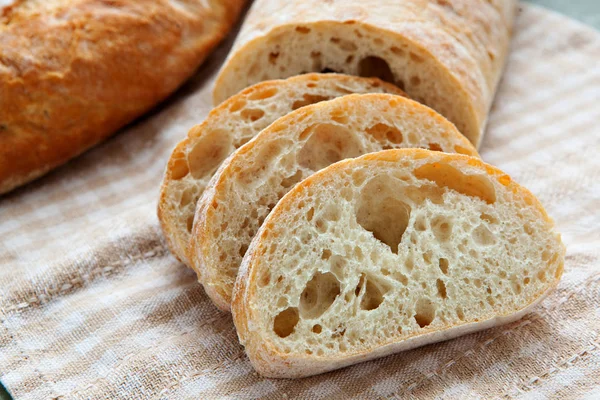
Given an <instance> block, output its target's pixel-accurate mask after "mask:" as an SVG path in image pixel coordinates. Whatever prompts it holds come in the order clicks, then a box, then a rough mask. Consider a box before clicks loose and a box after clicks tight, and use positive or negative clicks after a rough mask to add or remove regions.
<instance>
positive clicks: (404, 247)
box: [232, 149, 565, 378]
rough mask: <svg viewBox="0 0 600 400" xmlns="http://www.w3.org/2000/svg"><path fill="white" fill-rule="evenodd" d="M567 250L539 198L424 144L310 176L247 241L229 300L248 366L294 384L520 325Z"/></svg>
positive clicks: (552, 282) (488, 169) (473, 162)
mask: <svg viewBox="0 0 600 400" xmlns="http://www.w3.org/2000/svg"><path fill="white" fill-rule="evenodd" d="M564 254H565V248H564V246H563V244H562V243H561V239H560V235H559V234H558V233H556V232H555V231H554V226H553V222H552V220H551V219H550V218H549V217H548V215H547V214H546V212H545V211H544V209H543V207H542V205H541V204H540V203H539V201H538V200H537V199H536V198H535V197H534V196H533V195H532V194H531V193H530V192H529V191H528V190H527V189H525V188H523V187H522V186H519V185H518V184H516V183H515V182H513V181H512V180H511V178H510V177H509V176H508V175H506V174H504V173H503V172H502V171H500V170H498V169H496V168H494V167H492V166H490V165H487V164H485V163H483V162H481V161H480V160H479V159H476V158H473V157H468V156H464V155H457V154H444V153H440V152H431V151H428V150H421V149H404V150H388V151H382V152H379V153H373V154H368V155H365V156H363V157H360V158H357V159H352V160H346V161H341V162H339V163H336V164H334V165H332V166H330V167H329V168H326V169H324V170H322V171H320V172H318V173H316V174H314V175H313V176H311V177H309V178H307V179H306V180H304V181H302V182H301V183H300V184H298V185H297V186H296V187H295V188H294V189H293V190H292V191H290V192H289V193H288V194H287V195H286V196H285V197H284V198H283V199H282V200H281V201H280V202H279V203H278V204H277V205H276V206H275V208H274V209H273V211H272V212H271V214H270V215H269V217H268V218H267V219H266V221H265V223H264V224H263V226H262V228H261V229H260V231H259V232H258V234H257V235H256V237H255V238H254V240H253V241H252V244H251V246H250V248H249V250H248V253H247V254H246V256H245V257H244V262H243V263H242V266H241V269H240V273H239V275H238V277H237V281H236V285H235V289H234V297H233V304H232V311H233V320H234V323H235V326H236V328H237V331H238V336H239V338H240V341H241V343H242V344H243V345H244V346H245V347H246V353H247V354H248V357H249V358H250V361H251V362H252V364H253V365H254V367H255V368H256V370H257V371H258V372H259V373H260V374H262V375H265V376H269V377H286V378H292V377H302V376H307V375H314V374H319V373H322V372H325V371H329V370H333V369H337V368H342V367H344V366H347V365H350V364H354V363H357V362H362V361H366V360H370V359H373V358H377V357H382V356H385V355H388V354H392V353H396V352H399V351H403V350H407V349H411V348H414V347H417V346H422V345H425V344H428V343H433V342H437V341H441V340H446V339H450V338H454V337H456V336H459V335H463V334H466V333H469V332H474V331H477V330H481V329H485V328H489V327H492V326H496V325H499V324H503V323H507V322H511V321H514V320H516V319H519V318H521V317H522V316H523V315H524V314H525V313H527V312H529V311H530V310H531V309H532V307H533V306H534V305H535V304H537V303H538V302H539V301H541V300H542V299H543V298H544V297H545V296H546V295H547V294H548V292H549V291H550V290H551V289H552V288H554V287H555V286H556V285H557V283H558V281H559V279H560V276H561V274H562V272H563V262H564Z"/></svg>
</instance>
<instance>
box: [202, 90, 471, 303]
mask: <svg viewBox="0 0 600 400" xmlns="http://www.w3.org/2000/svg"><path fill="white" fill-rule="evenodd" d="M402 147H425V148H431V149H434V150H440V151H447V152H459V153H464V154H469V155H477V151H476V150H475V148H474V147H473V146H472V145H471V144H470V143H469V141H468V140H467V139H466V138H465V137H464V136H462V135H461V134H460V133H459V132H458V130H457V129H456V128H455V127H454V125H452V124H451V123H450V122H449V121H448V120H446V119H445V118H443V117H442V116H440V115H439V114H437V113H436V112H435V111H433V110H432V109H430V108H428V107H426V106H424V105H421V104H419V103H417V102H415V101H412V100H409V99H406V98H403V97H399V96H394V95H389V94H362V95H348V96H344V97H340V98H337V99H334V100H331V101H328V102H322V103H318V104H314V105H311V106H306V107H304V108H302V109H299V110H297V111H295V112H293V113H290V114H288V115H286V116H284V117H282V118H280V119H278V120H277V121H275V122H274V123H273V124H271V125H270V126H269V127H267V128H266V129H265V130H263V131H262V132H261V133H260V134H258V135H257V136H256V137H255V138H254V139H253V140H252V141H250V142H248V143H247V144H246V145H244V146H243V147H241V148H240V149H238V150H237V151H236V152H235V153H234V154H233V155H232V156H231V157H230V158H228V159H227V160H226V161H225V162H224V163H223V165H222V167H221V168H220V169H219V171H218V172H217V173H216V174H215V176H214V178H213V179H212V180H211V182H210V183H209V185H208V187H207V189H206V191H205V192H204V195H203V196H202V198H201V200H200V201H199V202H198V208H197V211H196V221H195V222H194V232H193V235H192V238H191V242H190V243H191V244H190V262H192V264H193V265H194V268H195V269H196V271H197V272H198V276H199V280H200V282H201V283H202V284H203V285H204V288H205V289H206V292H207V293H208V295H209V296H210V298H211V299H212V300H213V301H214V302H215V304H216V305H217V306H218V307H219V308H221V309H223V310H228V309H229V305H230V301H231V291H232V289H233V284H234V281H235V277H236V275H237V270H238V268H239V265H240V262H241V261H242V257H243V255H244V253H245V252H246V249H247V248H248V245H249V244H250V241H251V240H252V237H253V236H254V234H255V233H256V231H257V230H258V228H259V227H260V225H261V224H262V222H263V220H264V218H265V217H266V216H267V214H268V213H269V211H270V210H271V209H272V208H273V207H274V206H275V204H276V203H277V201H279V199H280V198H281V197H282V196H283V195H284V194H285V193H287V191H288V190H290V189H291V188H292V187H293V186H294V185H295V184H296V183H298V182H300V181H301V180H302V179H304V178H306V177H307V176H309V175H311V174H312V173H314V172H315V171H318V170H320V169H321V168H324V167H327V166H328V165H330V164H333V163H334V162H336V161H339V160H341V159H344V158H349V157H357V156H359V155H362V154H365V153H369V152H374V151H380V150H383V149H389V148H402Z"/></svg>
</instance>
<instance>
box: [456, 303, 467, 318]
mask: <svg viewBox="0 0 600 400" xmlns="http://www.w3.org/2000/svg"><path fill="white" fill-rule="evenodd" d="M456 316H457V317H458V319H460V320H461V321H464V320H465V312H464V311H463V309H462V307H461V306H458V307H456Z"/></svg>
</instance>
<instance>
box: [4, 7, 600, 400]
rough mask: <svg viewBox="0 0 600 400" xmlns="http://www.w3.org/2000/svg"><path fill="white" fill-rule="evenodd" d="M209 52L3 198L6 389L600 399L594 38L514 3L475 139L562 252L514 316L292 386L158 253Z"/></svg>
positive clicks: (119, 394) (599, 142)
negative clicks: (166, 194) (547, 282)
mask: <svg viewBox="0 0 600 400" xmlns="http://www.w3.org/2000/svg"><path fill="white" fill-rule="evenodd" d="M226 51H227V48H226V47H222V48H221V49H220V51H219V52H218V53H216V54H215V55H213V57H212V58H211V59H210V60H209V62H208V63H207V64H205V65H204V66H203V67H202V68H201V70H200V71H199V73H198V74H197V76H195V77H194V78H193V79H192V80H191V81H190V82H189V83H188V84H186V85H185V86H184V87H183V88H182V89H181V90H180V91H179V92H178V94H177V95H175V96H174V97H173V98H172V99H170V100H169V101H167V102H166V103H165V104H163V105H161V106H160V107H158V108H157V109H156V110H155V111H154V112H153V113H152V114H151V115H149V116H147V117H146V118H144V119H142V120H140V121H138V122H136V123H135V124H133V125H131V126H129V127H128V128H127V129H124V130H123V132H121V133H119V134H118V135H117V136H115V137H114V138H113V139H111V140H109V141H108V142H106V143H104V144H103V145H101V146H99V147H98V148H96V149H94V150H92V151H90V152H88V153H87V154H85V155H84V156H82V157H79V158H77V159H76V160H74V161H72V162H71V163H69V164H68V165H66V166H64V167H62V168H60V169H59V170H57V171H55V172H53V173H51V174H49V175H48V176H46V177H44V178H43V179H40V180H39V181H37V182H35V183H33V184H31V185H29V186H27V187H25V188H23V189H20V190H18V191H16V192H14V193H12V194H9V195H8V196H5V197H4V198H2V199H0V295H1V299H0V319H1V328H0V329H1V330H0V369H1V375H0V380H1V381H2V382H3V383H4V384H5V385H6V386H7V388H8V390H9V391H10V392H11V393H12V394H13V396H14V397H15V398H16V399H48V398H59V399H105V398H123V399H182V398H201V399H218V398H231V399H248V398H257V397H263V398H270V399H282V398H304V399H318V398H327V399H334V398H370V399H374V398H394V399H399V398H403V399H404V398H407V399H413V398H414V399H417V398H462V399H469V398H523V399H546V398H565V399H569V398H588V399H595V398H599V396H600V265H599V264H600V263H599V254H600V252H599V248H600V128H599V125H600V124H599V121H600V34H599V33H598V32H596V31H594V30H592V29H591V28H588V27H586V26H584V25H581V24H579V23H577V22H575V21H572V20H569V19H567V18H565V17H562V16H560V15H558V14H555V13H552V12H550V11H546V10H544V9H541V8H537V7H534V6H528V5H522V10H521V11H520V13H519V16H518V18H517V24H516V28H515V36H514V40H513V44H512V53H511V55H510V60H509V63H508V66H507V69H506V72H505V75H504V78H503V81H502V83H501V85H500V90H499V93H498V95H497V99H496V103H495V105H494V107H493V110H492V113H491V117H490V121H489V127H488V131H487V134H486V137H485V139H484V142H483V146H482V149H481V155H482V157H483V159H484V160H486V161H487V162H489V163H491V164H494V165H496V166H498V167H500V168H501V169H503V170H504V171H505V172H507V173H509V174H510V175H511V176H512V177H513V178H514V180H515V181H517V182H519V183H521V184H523V185H524V186H526V187H528V188H529V189H530V190H531V191H532V192H533V193H534V194H536V195H537V196H538V197H539V199H540V200H541V201H542V203H543V204H544V205H545V207H546V208H547V211H548V213H549V214H550V215H551V216H552V217H553V218H554V219H555V221H556V223H557V229H558V230H559V231H560V232H561V233H562V235H563V240H564V242H565V244H566V246H567V257H566V264H565V274H564V276H563V279H562V281H561V283H560V285H559V287H558V289H557V290H556V291H555V292H553V293H552V294H551V295H550V296H549V297H548V298H547V299H546V300H545V301H544V302H543V303H542V304H541V305H540V306H538V307H537V308H536V309H535V311H534V312H532V313H531V314H529V315H527V316H525V317H524V318H523V319H521V320H520V321H517V322H515V323H512V324H509V325H505V326H501V327H498V328H494V329H488V330H485V331H482V332H479V333H475V334H471V335H468V336H464V337H461V338H458V339H455V340H451V341H447V342H443V343H438V344H434V345H429V346H425V347H422V348H419V349H416V350H412V351H408V352H404V353H399V354H396V355H393V356H389V357H385V358H382V359H379V360H376V361H372V362H367V363H363V364H359V365H356V366H353V367H349V368H346V369H343V370H339V371H335V372H331V373H327V374H324V375H320V376H315V377H311V378H305V379H299V380H277V379H266V378H262V377H260V376H258V375H257V374H256V373H255V372H253V369H252V367H251V366H250V364H249V362H248V360H247V358H246V356H245V354H244V351H243V348H242V346H240V345H239V343H238V341H237V336H236V333H235V329H234V326H233V323H232V320H231V317H230V315H229V314H226V313H223V312H220V311H218V310H217V309H216V308H215V307H214V306H213V305H212V304H211V302H210V301H209V300H208V298H207V296H206V295H205V294H204V291H203V289H202V287H201V286H200V284H198V283H197V282H196V277H195V274H194V273H193V272H192V271H191V270H189V269H187V268H185V267H184V266H183V265H182V264H180V263H178V262H177V261H176V260H175V258H174V257H173V256H171V255H170V253H169V251H168V250H167V248H166V246H165V242H164V239H163V237H162V235H161V232H160V229H159V227H158V221H157V218H156V211H155V210H156V201H157V196H158V188H159V184H160V181H161V177H162V173H163V169H164V167H165V164H166V161H167V158H168V156H169V154H170V151H171V149H172V147H173V146H174V145H175V143H176V142H178V141H179V140H181V139H182V138H183V137H184V135H185V134H186V132H187V130H188V129H189V128H190V127H191V126H192V125H194V124H196V123H199V122H201V121H202V120H203V118H204V117H205V116H206V114H207V113H208V112H209V110H210V106H211V100H210V99H211V97H210V90H211V88H212V80H213V78H214V75H215V73H216V71H217V69H218V67H219V65H220V63H221V62H222V60H223V58H224V56H225V53H226Z"/></svg>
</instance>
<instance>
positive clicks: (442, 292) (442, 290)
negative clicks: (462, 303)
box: [436, 279, 448, 299]
mask: <svg viewBox="0 0 600 400" xmlns="http://www.w3.org/2000/svg"><path fill="white" fill-rule="evenodd" d="M436 286H437V290H438V296H440V297H441V298H442V299H445V298H446V297H448V296H447V294H446V284H445V283H444V281H443V280H441V279H438V280H437V281H436Z"/></svg>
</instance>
